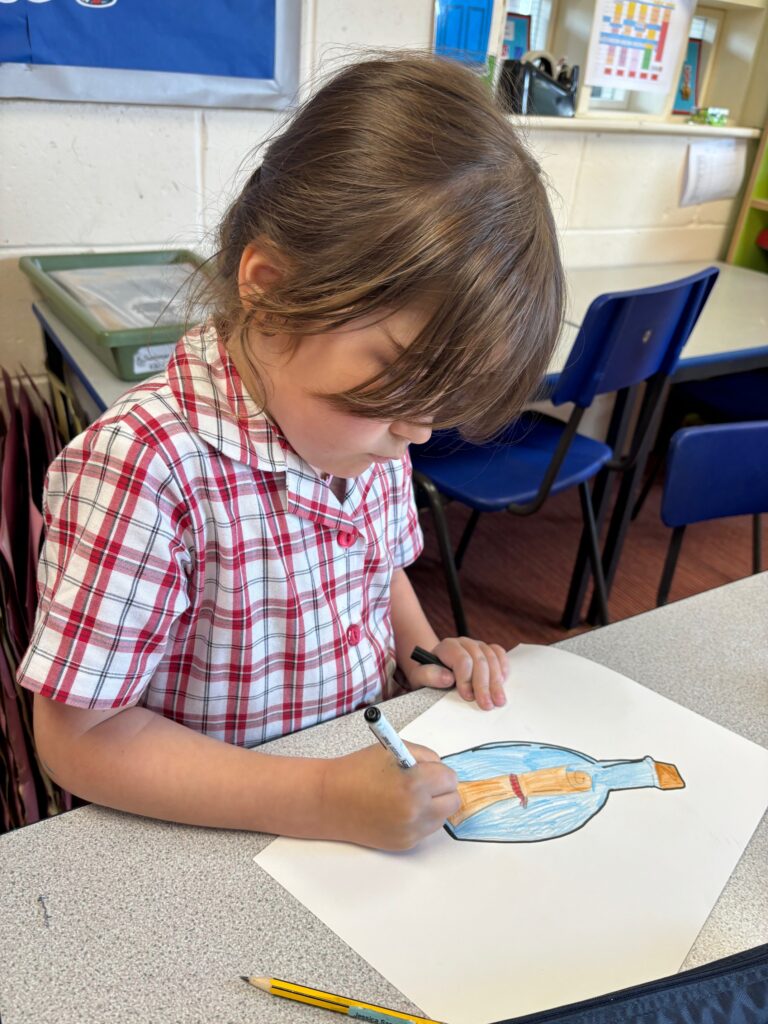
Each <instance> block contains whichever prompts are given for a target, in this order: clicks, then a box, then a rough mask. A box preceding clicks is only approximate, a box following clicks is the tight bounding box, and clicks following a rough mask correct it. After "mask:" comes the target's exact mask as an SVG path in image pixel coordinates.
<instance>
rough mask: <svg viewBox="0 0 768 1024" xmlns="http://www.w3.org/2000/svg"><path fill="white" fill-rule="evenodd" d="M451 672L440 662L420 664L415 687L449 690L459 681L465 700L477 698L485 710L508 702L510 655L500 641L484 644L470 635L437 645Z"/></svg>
mask: <svg viewBox="0 0 768 1024" xmlns="http://www.w3.org/2000/svg"><path fill="white" fill-rule="evenodd" d="M431 653H432V654H436V655H437V657H438V658H439V659H440V661H442V662H443V663H444V664H445V665H447V666H448V668H449V669H450V670H451V671H450V672H448V671H446V669H444V668H440V666H439V665H418V666H414V668H413V669H411V671H410V672H409V680H410V683H411V685H412V686H413V687H414V688H417V687H421V686H431V687H434V688H435V689H439V690H447V689H448V688H449V687H450V686H453V684H454V682H455V683H456V689H457V690H458V691H459V694H460V695H461V696H462V697H463V698H464V700H476V701H477V703H478V706H479V707H481V708H482V709H483V710H484V711H490V710H492V709H493V708H495V707H502V705H504V704H506V703H507V698H506V695H505V693H504V680H505V679H506V677H507V655H506V652H505V651H504V648H503V647H500V646H499V645H498V644H484V643H482V642H481V641H479V640H472V639H470V637H468V636H460V637H448V638H447V639H445V640H441V641H440V643H439V644H438V645H437V647H433V648H432V651H431Z"/></svg>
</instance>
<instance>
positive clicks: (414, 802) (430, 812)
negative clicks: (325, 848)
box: [323, 742, 461, 850]
mask: <svg viewBox="0 0 768 1024" xmlns="http://www.w3.org/2000/svg"><path fill="white" fill-rule="evenodd" d="M406 746H407V747H408V749H409V750H410V752H411V753H412V754H413V756H414V757H415V758H416V760H417V761H418V764H417V765H416V767H415V768H401V767H400V766H399V764H398V763H397V761H395V759H394V757H393V756H392V754H390V753H389V751H387V750H385V749H384V748H383V747H382V746H381V744H379V743H376V742H374V743H372V744H371V745H370V746H368V747H363V749H362V750H358V751H356V752H355V753H354V754H347V755H346V756H345V757H336V758H332V759H330V760H329V761H328V762H327V764H326V776H325V780H324V785H323V815H324V817H325V828H324V831H326V830H327V833H328V835H329V837H331V838H334V839H344V840H346V841H347V842H351V843H359V844H360V845H361V846H372V847H374V849H378V850H408V849H410V848H411V847H412V846H415V845H416V843H418V842H419V841H420V840H422V839H424V838H425V837H426V836H428V835H431V833H432V832H436V831H437V830H438V829H439V828H441V827H442V826H443V823H444V822H445V820H446V818H449V817H450V816H451V815H452V814H455V813H456V811H457V810H458V809H459V807H460V805H461V801H460V800H459V793H458V790H457V788H456V785H457V778H456V772H454V770H453V769H452V768H449V767H448V765H445V764H443V763H442V761H441V760H440V758H439V757H438V756H437V754H436V753H435V752H434V750H429V748H427V747H421V746H419V745H418V744H415V743H406Z"/></svg>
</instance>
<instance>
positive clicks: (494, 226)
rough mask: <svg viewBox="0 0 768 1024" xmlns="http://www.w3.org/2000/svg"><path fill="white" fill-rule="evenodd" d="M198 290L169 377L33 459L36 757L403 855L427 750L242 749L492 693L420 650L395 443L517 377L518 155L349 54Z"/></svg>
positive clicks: (141, 810) (175, 798) (502, 405)
mask: <svg viewBox="0 0 768 1024" xmlns="http://www.w3.org/2000/svg"><path fill="white" fill-rule="evenodd" d="M214 285H215V287H216V297H215V302H214V307H213V308H214V314H213V316H212V319H211V320H210V321H209V322H208V323H206V324H205V325H203V326H202V327H200V328H198V329H196V330H193V331H191V332H190V333H189V334H187V335H186V336H185V337H184V338H182V339H181V341H180V342H179V344H178V346H177V348H176V350H175V352H174V354H173V356H172V357H171V360H170V362H169V364H168V367H167V369H166V371H165V372H164V373H163V374H161V375H159V376H157V377H154V378H153V379H151V380H148V381H145V382H144V383H142V384H139V385H138V386H136V387H134V388H133V389H132V390H131V391H130V392H129V393H128V394H127V395H126V396H124V397H123V399H121V400H120V401H119V402H118V403H117V404H116V405H115V406H114V407H113V408H111V409H110V410H109V411H108V412H107V413H105V414H104V415H103V416H102V417H101V418H100V419H99V420H98V421H97V422H96V423H94V424H93V425H92V426H91V427H89V428H88V430H86V431H85V433H84V434H82V435H80V436H79V437H78V438H76V439H75V440H74V441H73V442H72V443H71V444H70V445H68V446H67V447H66V448H65V449H64V451H63V452H62V453H61V455H60V456H59V457H58V458H57V460H56V461H55V462H54V464H53V465H52V466H51V468H50V471H49V475H48V480H47V491H46V525H47V539H46V544H45V548H44V551H43V553H42V557H41V561H40V569H39V593H40V606H39V611H38V617H37V622H36V628H35V631H34V636H33V639H32V643H31V645H30V648H29V651H28V652H27V654H26V656H25V658H24V661H23V664H22V665H21V668H20V672H19V682H20V683H21V685H23V686H26V687H28V688H29V689H31V690H33V691H34V692H35V694H36V697H35V735H36V740H37V744H38V750H39V754H40V757H41V759H42V761H43V763H44V764H45V766H46V769H47V770H48V771H49V772H50V774H51V776H52V777H53V778H54V779H55V780H56V781H57V782H58V783H59V784H60V785H61V786H63V787H64V788H65V789H68V790H70V791H71V792H73V793H76V794H78V795H80V796H81V797H83V798H85V799H87V800H91V801H94V802H97V803H101V804H105V805H107V806H110V807H115V808H120V809H123V810H127V811H132V812H135V813H138V814H144V815H149V816H151V817H156V818H161V819H166V820H171V821H179V822H188V823H196V824H201V825H209V826H218V827H224V828H243V829H256V830H259V831H264V832H273V833H278V834H284V835H291V836H309V837H320V838H333V839H343V840H348V841H352V842H356V843H361V844H364V845H368V846H374V847H380V848H384V849H403V848H407V847H410V846H412V845H413V844H415V843H416V842H418V841H419V840H420V839H421V838H423V837H424V836H425V835H427V834H429V833H430V832H432V831H434V830H436V829H438V828H440V826H441V825H442V823H443V822H444V820H445V819H446V818H447V817H448V816H449V815H450V814H452V813H453V812H455V811H456V809H457V808H458V806H459V802H458V795H457V791H456V777H455V775H454V773H453V772H452V771H451V769H449V768H448V767H446V766H445V765H443V764H442V763H441V762H440V760H439V758H438V757H437V755H436V754H435V753H434V752H433V751H430V750H427V749H425V748H422V747H417V746H414V747H412V748H411V749H412V750H413V753H414V754H415V756H416V758H417V760H418V762H419V763H418V765H417V767H416V768H414V769H412V770H410V771H402V770H401V769H400V768H399V767H398V766H397V765H396V763H395V761H394V758H392V757H391V755H389V754H388V753H387V752H386V751H384V750H382V748H381V747H380V746H379V744H378V743H373V742H372V743H371V744H370V745H369V746H368V747H367V748H365V749H363V750H361V751H359V752H357V753H354V754H350V755H348V756H346V757H341V758H332V759H327V760H320V759H310V758H291V757H276V756H268V755H266V754H262V753H258V752H255V751H253V750H249V749H246V748H248V747H253V746H255V745H258V744H260V743H263V742H264V741H266V740H269V739H272V738H274V737H276V736H280V735H283V734H285V733H288V732H292V731H294V730H297V729H303V728H306V727H307V726H310V725H313V724H315V723H317V722H321V721H324V720H326V719H329V718H333V717H334V716H337V715H341V714H345V713H347V712H350V711H354V710H355V709H357V708H361V707H363V706H365V705H367V704H370V703H372V702H374V701H378V700H381V699H382V697H385V696H389V695H391V694H392V692H393V677H394V673H395V670H396V667H398V668H399V670H400V673H401V674H402V676H403V677H404V680H405V683H406V685H407V686H409V687H411V688H416V687H420V686H433V687H442V688H445V687H448V686H451V685H453V684H454V682H455V684H456V686H457V687H458V690H459V692H460V693H461V695H462V696H463V697H464V698H465V699H467V700H472V699H474V700H476V701H477V703H478V704H479V706H480V707H481V708H485V709H488V708H492V707H494V706H496V705H500V704H503V703H504V692H503V680H504V673H505V662H504V652H503V650H502V649H501V648H500V647H498V646H494V645H488V644H485V643H481V642H479V641H476V640H472V639H469V638H467V637H458V638H456V637H450V638H447V639H442V640H438V637H437V636H436V635H435V633H434V632H433V630H432V628H431V626H430V625H429V623H428V621H427V619H426V617H425V615H424V613H423V611H422V609H421V607H420V605H419V602H418V599H417V598H416V595H415V594H414V591H413V589H412V587H411V585H410V583H409V582H408V578H407V576H406V575H405V572H404V569H405V567H406V566H407V565H408V564H409V563H411V562H412V561H413V560H414V559H415V558H416V557H417V556H418V554H419V552H420V551H421V547H422V538H421V532H420V529H419V525H418V520H417V514H416V509H415V506H414V501H413V494H412V488H411V475H410V463H409V459H408V445H409V444H411V443H419V442H423V441H426V440H427V438H428V437H429V436H430V433H431V431H432V430H433V429H434V428H435V427H446V426H461V427H462V429H463V430H464V431H465V432H468V433H469V434H471V435H472V436H478V437H480V436H490V435H491V434H492V433H494V432H495V431H496V430H497V429H499V428H500V427H501V426H502V425H504V424H505V423H506V422H508V421H509V419H510V418H511V417H512V416H514V414H515V412H516V411H517V410H518V409H519V407H520V405H521V403H522V402H524V401H525V399H526V398H527V397H528V396H529V395H530V393H531V391H532V389H533V387H534V386H535V384H536V382H537V381H538V380H539V378H540V377H541V374H542V371H543V369H544V367H545V366H546V364H547V362H548V359H549V357H550V353H551V350H552V347H553V345H554V343H555V340H556V337H557V334H558V330H559V324H560V317H561V306H562V293H563V277H562V270H561V265H560V261H559V256H558V247H557V241H556V235H555V228H554V225H553V221H552V217H551V213H550V209H549V206H548V202H547V197H546V193H545V188H544V185H543V184H542V181H541V177H540V172H539V168H538V166H537V165H536V163H535V162H534V160H533V159H532V158H531V156H530V155H529V154H528V153H527V151H526V150H525V148H524V147H523V145H522V144H521V142H520V140H519V138H518V137H517V134H516V132H515V130H514V129H513V128H512V127H511V125H510V124H509V123H508V121H507V120H506V118H505V117H504V115H503V114H502V113H501V111H499V110H498V109H497V108H496V107H495V105H494V104H493V102H492V100H491V97H490V96H489V94H488V91H487V87H486V85H485V84H484V83H483V82H482V81H481V80H480V79H478V78H477V77H476V76H474V75H473V74H472V73H471V72H469V71H467V70H464V69H463V68H461V67H460V66H459V65H458V64H454V63H452V62H448V61H441V60H436V59H431V58H427V57H415V56H402V55H401V56H390V57H387V58H383V59H375V60H369V61H365V62H362V63H360V64H358V65H355V66H353V67H349V68H347V69H346V70H343V71H341V72H340V73H339V74H337V75H336V76H335V77H334V78H333V79H332V80H331V81H330V82H329V83H328V84H326V85H325V86H324V88H323V89H321V90H320V91H319V92H318V93H317V94H316V95H315V96H314V98H312V99H310V100H309V101H308V102H307V103H306V104H305V105H304V106H303V107H302V108H301V109H300V110H299V111H298V112H297V113H296V115H295V116H294V117H293V119H292V121H291V122H290V123H289V125H288V127H287V128H286V129H285V130H284V131H283V132H282V134H280V135H279V136H278V137H276V138H275V139H273V140H272V141H271V143H270V144H269V146H268V148H267V150H266V154H265V156H264V159H263V162H262V164H261V166H260V167H259V168H258V169H257V170H256V171H255V172H254V173H253V175H252V176H251V178H250V180H249V181H248V183H247V184H246V186H245V188H244V190H243V192H242V194H241V195H240V196H239V197H238V198H237V199H236V200H235V202H234V203H233V205H232V206H231V208H230V210H229V212H228V213H227V215H226V218H225V220H224V222H223V224H222V226H221V229H220V251H219V253H218V255H217V260H216V275H215V280H214ZM415 644H419V645H421V646H422V647H426V648H428V649H430V650H432V651H434V652H435V653H436V654H437V655H438V656H439V657H440V659H441V660H442V661H443V662H444V663H445V664H446V665H447V666H448V667H449V669H450V671H446V670H444V669H440V668H436V667H434V666H430V667H425V666H420V665H417V664H416V663H415V662H413V661H412V660H411V658H410V652H411V651H412V649H413V647H414V645H415Z"/></svg>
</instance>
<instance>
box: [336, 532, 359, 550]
mask: <svg viewBox="0 0 768 1024" xmlns="http://www.w3.org/2000/svg"><path fill="white" fill-rule="evenodd" d="M356 540H357V534H356V533H350V532H349V530H339V532H338V533H337V534H336V541H337V543H338V545H339V547H342V548H351V547H352V545H353V544H354V543H355V541H356Z"/></svg>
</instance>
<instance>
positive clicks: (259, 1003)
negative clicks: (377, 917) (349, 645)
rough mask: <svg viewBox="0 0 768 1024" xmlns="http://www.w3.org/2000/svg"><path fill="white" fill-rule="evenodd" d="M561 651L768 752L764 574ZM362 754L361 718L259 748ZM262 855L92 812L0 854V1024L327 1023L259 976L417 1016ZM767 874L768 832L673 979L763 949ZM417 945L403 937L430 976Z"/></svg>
mask: <svg viewBox="0 0 768 1024" xmlns="http://www.w3.org/2000/svg"><path fill="white" fill-rule="evenodd" d="M557 646H559V647H562V648H563V649H564V650H568V651H572V652H574V653H576V654H580V655H583V656H585V657H588V658H591V659H592V660H593V661H596V662H599V663H600V664H603V665H606V666H608V667H610V668H612V669H615V670H617V671H619V672H622V673H624V674H625V675H628V676H630V677H631V678H633V679H635V680H637V681H638V682H639V683H642V684H643V685H645V686H647V687H649V688H650V689H652V690H656V691H657V692H658V693H661V694H664V695H665V696H667V697H670V698H672V699H673V700H676V701H678V702H679V703H681V704H683V705H685V706H687V707H689V708H691V709H693V710H694V711H697V712H699V713H700V714H702V715H705V716H706V717H707V718H710V719H712V720H714V721H716V722H719V723H720V724H722V725H724V726H726V727H727V728H729V729H732V730H734V731H735V732H738V733H740V734H741V735H743V736H746V737H747V738H749V739H751V740H753V741H754V742H756V743H760V744H762V745H764V746H768V720H767V716H766V708H767V707H768V701H767V700H766V697H767V696H768V573H763V574H761V575H760V576H753V577H750V578H748V579H746V580H742V581H739V582H737V583H732V584H729V585H728V586H725V587H721V588H719V589H717V590H713V591H709V592H708V593H706V594H701V595H699V596H697V597H694V598H690V599H688V600H686V601H681V602H679V603H677V604H672V605H669V606H668V607H666V608H664V609H660V610H657V611H653V612H648V613H647V614H644V615H639V616H637V617H635V618H632V619H627V620H625V621H623V622H620V623H617V624H615V625H612V626H608V627H606V628H604V629H600V630H595V631H593V632H590V633H586V634H583V635H581V636H578V637H575V638H573V639H569V640H566V641H563V642H562V643H560V644H558V645H557ZM439 696H440V694H439V693H438V692H435V691H420V692H418V693H415V694H409V695H408V696H405V697H400V698H398V699H397V700H395V701H392V702H390V704H389V706H388V715H389V717H390V719H391V721H392V722H393V724H394V725H395V727H396V728H402V727H403V726H404V725H406V724H407V723H408V722H409V721H411V720H412V719H413V718H415V717H416V716H417V715H419V714H420V713H421V712H422V711H424V710H426V708H427V707H429V705H430V704H432V703H433V702H434V701H435V700H437V699H438V698H439ZM370 741H371V740H370V733H369V731H368V729H367V728H366V726H365V725H364V723H363V721H362V715H361V714H360V713H356V714H354V715H350V716H348V717H346V718H343V719H337V720H336V721H333V722H328V723H326V724H324V725H321V726H317V727H315V728H314V729H310V730H307V731H306V732H304V733H297V734H294V735H293V736H289V737H285V738H283V739H281V740H279V741H277V742H275V743H274V744H271V745H270V747H269V749H270V750H271V751H272V752H274V753H280V754H296V755H314V756H317V755H318V754H325V755H328V756H333V755H337V754H341V753H344V752H347V751H349V750H352V749H355V748H357V747H360V746H363V745H364V744H367V743H369V742H370ZM271 841H272V837H271V836H266V835H257V834H252V833H251V834H249V833H242V832H234V831H223V830H213V829H211V830H208V829H201V828H193V827H186V826H180V825H171V824H166V823H162V822H155V821H151V820H148V819H145V818H140V817H135V816H132V815H129V814H122V813H119V812H115V811H110V810H106V809H105V808H101V807H95V806H91V807H85V808H81V809H79V810H76V811H72V812H70V813H68V814H64V815H61V816H60V817H58V818H55V819H51V820H48V821H45V822H41V823H39V824H37V825H32V826H30V827H28V828H24V829H20V830H18V831H16V832H13V833H11V834H9V835H6V836H3V837H2V838H0V1016H1V1018H2V1024H46V1022H49V1021H50V1022H56V1024H72V1022H91V1021H93V1022H98V1024H108V1022H113V1021H114V1022H122V1021H130V1022H147V1024H149V1022H152V1024H164V1022H174V1024H176V1022H178V1024H187V1022H193V1021H194V1022H203V1021H205V1022H207V1024H247V1022H251V1021H259V1022H272V1021H274V1022H297V1024H300V1022H304V1024H311V1022H312V1021H317V1022H318V1024H321V1022H323V1021H324V1022H326V1024H327V1021H328V1013H327V1011H324V1010H319V1009H314V1008H312V1007H308V1006H300V1005H298V1004H295V1003H291V1002H289V1001H287V1000H283V999H275V998H273V997H270V996H266V995H263V994H262V993H260V992H257V991H256V990H255V989H252V988H250V987H249V986H247V985H245V984H244V983H243V982H242V981H241V980H240V975H242V974H261V973H263V974H272V975H274V976H277V977H284V978H289V979H291V980H295V981H300V982H301V983H303V984H309V985H314V986H316V987H319V988H324V989H326V990H330V991H335V992H342V993H344V994H346V995H356V996H357V997H358V998H365V999H367V1000H369V1001H371V1002H374V1003H378V1004H380V1005H384V1006H390V1007H392V1008H396V1009H399V1010H403V1011H413V1012H417V1011H418V1008H417V1007H414V1006H413V1005H412V1004H410V1003H408V1001H407V1000H405V999H404V998H403V996H402V995H401V994H400V993H399V992H398V991H397V990H396V989H395V988H393V986H392V985H390V984H389V983H388V982H387V980H386V979H385V978H383V977H381V975H379V974H377V972H376V971H374V970H373V968H372V967H370V965H368V964H367V963H366V962H365V961H364V960H362V959H361V958H360V957H359V956H358V955H357V954H356V953H355V952H353V951H352V950H351V949H350V948H349V947H348V946H346V944H345V943H344V942H342V941H341V939H339V938H338V937H337V936H336V935H335V934H334V933H333V932H331V931H330V930H329V929H328V928H327V927H326V926H325V925H324V924H323V923H322V922H321V921H319V920H318V919H317V918H315V917H314V916H313V915H312V914H310V913H309V911H307V910H306V909H305V908H304V907H303V906H302V905H301V904H299V903H298V902H297V901H296V900H294V899H293V897H292V896H290V895H289V894H288V893H287V892H285V890H283V889H282V888H281V887H280V886H279V885H278V884H277V883H276V882H274V881H273V880H272V879H271V877H270V876H268V875H267V874H266V873H265V872H263V871H262V870H261V869H260V868H258V867H257V866H256V865H255V864H254V862H253V858H254V856H255V854H256V853H258V851H260V850H261V849H263V847H264V846H266V845H267V844H268V843H270V842H271ZM703 854H704V855H705V851H703ZM766 863H768V820H766V818H764V819H763V821H762V823H761V825H760V826H759V828H758V829H757V831H756V832H755V834H754V836H753V837H752V840H751V842H750V844H749V846H748V848H747V850H746V852H745V853H744V856H743V857H742V859H741V861H740V862H739V864H738V866H737V868H736V870H735V872H734V874H733V875H732V877H731V879H730V881H729V883H728V885H727V886H726V888H725V890H724V891H723V893H722V895H721V897H720V899H719V901H718V903H717V904H716V906H715V908H714V909H713V911H712V914H711V915H710V917H709V919H708V921H707V923H706V925H705V926H704V928H703V930H702V931H701V933H700V935H699V937H698V939H697V941H696V943H695V945H694V946H693V948H692V950H691V952H690V954H689V956H688V959H687V960H686V962H685V964H684V965H683V966H684V967H685V968H687V967H693V966H696V965H698V964H701V963H706V962H707V961H710V960H714V959H717V958H718V957H721V956H727V955H728V954H730V953H735V952H738V951H740V950H742V949H747V948H749V947H751V946H756V945H758V944H760V943H763V942H766V941H768V885H767V884H766V881H765V871H764V866H765V864H766ZM392 899H393V900H396V899H397V893H396V892H393V893H392ZM405 909H406V908H404V910H405ZM428 931H429V929H428V926H425V927H424V928H423V929H419V930H418V931H415V932H414V935H415V937H414V955H419V956H424V957H425V965H428V962H429V960H428V946H429V942H428Z"/></svg>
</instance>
